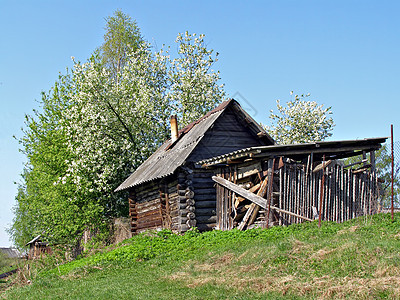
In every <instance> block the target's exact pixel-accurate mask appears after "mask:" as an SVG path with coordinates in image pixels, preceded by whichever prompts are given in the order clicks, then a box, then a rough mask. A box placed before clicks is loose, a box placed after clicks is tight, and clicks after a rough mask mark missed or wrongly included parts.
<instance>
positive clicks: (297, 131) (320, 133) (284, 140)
mask: <svg viewBox="0 0 400 300" xmlns="http://www.w3.org/2000/svg"><path fill="white" fill-rule="evenodd" d="M292 94H293V92H291V95H292ZM309 96H310V94H307V95H300V96H299V95H295V97H294V100H291V101H289V102H287V103H286V105H287V107H284V106H282V105H281V104H280V101H279V100H277V101H276V103H277V108H278V113H277V114H275V113H274V112H273V110H271V114H270V116H269V118H270V119H271V120H272V126H265V127H266V130H267V131H268V133H269V134H270V135H271V136H272V137H273V138H274V139H275V141H276V142H277V143H278V144H296V143H309V142H313V141H322V140H325V139H326V138H328V137H330V136H331V135H332V133H331V132H332V130H333V127H334V126H335V124H334V122H333V119H332V118H331V117H329V115H331V114H332V111H331V107H328V108H325V109H324V108H323V105H318V104H317V102H315V101H305V100H304V98H306V97H309Z"/></svg>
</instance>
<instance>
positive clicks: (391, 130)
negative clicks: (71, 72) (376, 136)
mask: <svg viewBox="0 0 400 300" xmlns="http://www.w3.org/2000/svg"><path fill="white" fill-rule="evenodd" d="M390 136H391V146H392V147H391V148H392V199H391V212H392V221H394V203H393V197H394V192H393V189H394V154H393V144H394V143H393V124H392V125H390Z"/></svg>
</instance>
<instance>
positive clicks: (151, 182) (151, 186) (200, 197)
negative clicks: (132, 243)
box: [116, 99, 275, 233]
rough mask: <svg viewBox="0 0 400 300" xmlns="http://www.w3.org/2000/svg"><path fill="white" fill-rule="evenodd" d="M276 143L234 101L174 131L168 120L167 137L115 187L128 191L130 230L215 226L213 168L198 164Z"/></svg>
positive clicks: (174, 124)
mask: <svg viewBox="0 0 400 300" xmlns="http://www.w3.org/2000/svg"><path fill="white" fill-rule="evenodd" d="M273 144H275V142H274V140H273V139H272V138H271V137H270V136H269V135H268V134H267V133H266V132H265V131H264V129H263V128H262V127H261V126H260V125H259V124H258V123H257V122H256V121H254V120H253V118H251V117H250V116H249V115H248V114H247V113H246V112H245V111H244V110H243V109H242V107H241V106H240V104H239V103H238V102H236V101H235V100H233V99H232V100H229V101H225V102H223V103H222V104H221V105H219V106H218V107H216V108H215V109H214V110H212V111H210V112H209V113H207V114H206V115H205V116H203V117H202V118H200V119H199V120H197V121H196V122H193V123H191V124H189V125H188V126H186V127H185V128H183V129H181V130H180V131H178V127H177V122H176V118H171V139H170V140H167V141H166V142H165V143H164V144H163V145H162V146H161V147H160V148H159V149H158V150H157V151H156V152H155V153H153V155H151V156H150V157H149V158H148V159H147V160H146V161H145V162H144V163H143V164H142V165H141V166H139V168H138V169H137V170H136V171H135V172H134V173H133V174H132V175H131V176H129V177H128V178H127V179H126V180H125V181H124V182H123V183H122V184H121V185H120V186H119V187H118V188H117V189H116V191H121V190H129V216H130V218H131V230H132V233H137V232H141V231H144V230H147V229H159V228H170V229H172V230H174V231H177V232H184V231H186V230H188V229H190V228H192V227H195V226H196V227H197V228H199V230H209V229H213V228H215V226H216V220H217V216H216V193H215V187H214V181H213V180H212V176H213V175H214V171H213V170H207V169H203V168H201V167H199V166H197V165H196V162H197V161H199V160H202V159H205V158H209V157H213V156H218V155H222V154H225V153H229V152H232V151H235V150H239V149H243V148H245V147H249V146H252V147H256V146H266V145H273Z"/></svg>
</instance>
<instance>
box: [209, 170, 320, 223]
mask: <svg viewBox="0 0 400 300" xmlns="http://www.w3.org/2000/svg"><path fill="white" fill-rule="evenodd" d="M212 179H213V180H214V181H215V182H216V183H218V184H220V185H222V186H223V187H225V188H227V189H228V190H231V191H232V192H234V193H236V194H238V195H240V196H242V197H244V198H246V199H248V200H250V201H251V202H253V203H254V204H256V205H258V206H260V207H262V208H264V209H267V208H268V203H267V200H266V199H264V198H262V197H260V196H258V195H256V194H253V193H251V192H249V191H248V190H245V189H244V188H241V187H240V186H238V185H237V184H234V183H233V182H230V181H228V180H226V179H224V178H222V177H219V176H213V177H212ZM270 208H271V209H274V210H276V211H277V212H281V213H284V214H287V215H290V216H294V217H297V218H299V219H302V220H306V221H310V222H312V221H313V220H312V219H309V218H307V217H303V216H301V215H298V214H295V213H292V212H290V211H287V210H284V209H281V208H279V207H275V206H272V205H271V207H270Z"/></svg>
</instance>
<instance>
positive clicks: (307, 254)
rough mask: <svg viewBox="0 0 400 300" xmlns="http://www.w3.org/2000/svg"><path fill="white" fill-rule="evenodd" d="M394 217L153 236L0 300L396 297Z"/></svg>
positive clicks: (48, 274) (399, 230) (399, 261)
mask: <svg viewBox="0 0 400 300" xmlns="http://www.w3.org/2000/svg"><path fill="white" fill-rule="evenodd" d="M399 249H400V214H396V216H395V221H394V222H392V221H391V220H390V215H383V214H380V215H376V216H374V217H366V218H359V219H356V220H352V221H350V222H346V223H343V224H335V223H324V224H323V226H322V228H318V226H317V224H316V223H315V222H313V223H307V224H301V225H294V226H288V227H274V228H271V229H269V230H259V229H256V230H248V231H245V232H240V231H236V230H233V231H229V232H220V231H213V232H207V233H204V234H199V233H197V232H191V233H188V234H186V235H184V236H176V235H172V234H170V233H168V232H161V233H159V234H155V235H153V236H149V235H147V236H144V235H142V236H136V237H134V238H132V239H130V240H128V241H126V245H124V246H121V247H118V248H117V249H114V250H111V251H107V252H104V253H98V254H96V255H92V256H90V257H86V258H83V259H80V260H77V261H74V262H72V263H69V264H65V265H62V266H60V267H59V268H56V269H53V270H50V271H49V270H43V271H42V272H41V274H40V275H39V276H38V277H36V279H35V280H33V284H31V285H29V286H25V287H19V288H16V287H14V288H13V289H11V290H8V291H7V292H6V293H5V294H3V297H6V298H9V299H25V298H55V299H57V298H58V299H65V298H70V299H80V298H94V299H109V298H118V299H257V298H259V299H265V298H271V299H277V298H285V299H288V298H294V299H298V298H306V299H315V298H335V299H336V298H351V299H354V298H385V299H386V298H400V285H399V284H400V255H399Z"/></svg>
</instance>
